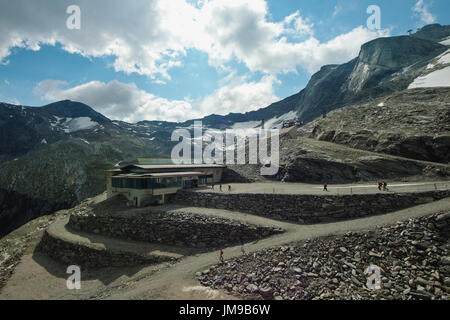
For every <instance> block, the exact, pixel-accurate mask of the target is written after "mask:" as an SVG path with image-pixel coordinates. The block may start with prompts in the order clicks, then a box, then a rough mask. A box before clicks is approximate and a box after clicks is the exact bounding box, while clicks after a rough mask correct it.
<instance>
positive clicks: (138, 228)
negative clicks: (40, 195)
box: [69, 209, 284, 249]
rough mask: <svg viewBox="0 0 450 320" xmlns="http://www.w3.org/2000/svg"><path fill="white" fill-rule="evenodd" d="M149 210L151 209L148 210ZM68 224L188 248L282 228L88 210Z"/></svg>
mask: <svg viewBox="0 0 450 320" xmlns="http://www.w3.org/2000/svg"><path fill="white" fill-rule="evenodd" d="M148 210H152V209H148ZM69 226H70V227H72V228H74V229H75V230H80V231H85V232H91V233H95V234H102V235H105V236H109V237H113V238H119V239H132V240H137V241H144V242H152V243H163V244H170V245H175V246H187V247H192V248H205V249H206V248H214V249H215V248H223V247H227V246H230V245H235V244H239V243H241V241H245V242H251V241H254V240H258V239H262V238H266V237H269V236H272V235H274V234H278V233H282V232H284V230H281V229H279V228H273V227H268V226H259V225H252V224H248V223H243V222H240V221H237V220H232V219H225V218H221V217H218V216H214V215H206V214H205V215H203V214H194V213H190V212H181V211H165V210H164V209H161V211H160V212H159V211H157V209H153V211H152V212H132V211H131V210H129V211H127V212H126V214H120V213H117V214H113V213H110V214H95V213H94V212H92V211H90V210H80V211H74V212H72V215H71V216H70V221H69Z"/></svg>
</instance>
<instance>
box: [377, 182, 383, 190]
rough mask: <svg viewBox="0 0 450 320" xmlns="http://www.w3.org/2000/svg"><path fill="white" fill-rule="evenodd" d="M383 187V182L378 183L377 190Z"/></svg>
mask: <svg viewBox="0 0 450 320" xmlns="http://www.w3.org/2000/svg"><path fill="white" fill-rule="evenodd" d="M382 187H383V182H378V190H380V191H381V188H382Z"/></svg>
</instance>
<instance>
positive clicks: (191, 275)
mask: <svg viewBox="0 0 450 320" xmlns="http://www.w3.org/2000/svg"><path fill="white" fill-rule="evenodd" d="M184 210H186V208H184ZM189 210H191V211H192V212H193V213H203V214H214V215H219V216H224V215H227V216H228V217H230V215H231V216H232V218H233V219H237V220H239V219H242V220H243V221H245V222H247V223H254V224H267V225H270V226H278V227H280V228H283V229H285V230H286V232H285V233H283V234H279V235H275V236H273V237H270V238H268V239H263V240H260V241H256V242H253V243H249V244H246V245H245V250H246V252H247V253H253V252H256V251H259V250H262V249H267V248H276V247H279V246H283V245H286V244H289V243H292V242H295V241H300V240H306V239H314V238H318V237H324V236H329V235H342V234H345V233H347V232H349V231H361V230H370V229H374V228H375V227H376V226H382V225H392V224H395V223H396V222H398V221H405V220H408V219H410V218H418V217H423V216H428V215H431V214H435V213H437V212H443V211H445V210H450V198H446V199H444V200H441V201H437V202H433V203H430V204H426V205H421V206H417V207H414V208H410V209H406V210H402V211H398V212H394V213H390V214H386V215H382V216H374V217H367V218H362V219H357V220H351V221H344V222H337V223H330V224H320V225H308V226H305V225H295V224H289V223H285V222H280V221H274V220H270V219H266V218H262V217H257V216H252V215H247V214H241V213H231V214H230V213H229V212H227V211H224V210H212V209H202V208H189ZM241 255H242V252H241V247H240V246H236V247H232V248H225V249H224V257H225V259H226V260H228V259H231V258H235V257H240V256H241ZM217 262H218V252H210V253H205V254H198V255H192V256H188V257H186V258H184V259H182V260H181V261H180V262H178V263H176V264H175V265H173V266H170V267H169V266H168V265H167V264H162V265H157V266H151V267H139V268H120V269H117V268H110V269H106V270H98V271H94V272H92V273H87V274H83V278H82V288H83V289H82V291H80V292H69V291H68V290H67V289H66V287H65V279H67V275H66V274H65V268H66V267H67V266H62V265H60V264H58V263H56V262H54V261H51V260H50V259H48V258H46V257H42V256H39V255H37V254H32V253H31V254H30V253H27V254H25V256H24V257H23V259H22V262H21V263H20V264H19V265H18V266H17V268H16V270H15V272H14V274H13V276H12V277H11V279H10V280H9V281H8V283H7V285H6V286H5V287H4V288H3V290H2V291H1V292H0V299H36V298H38V299H193V300H196V299H234V297H233V296H229V295H227V294H226V293H225V292H224V291H217V290H211V289H208V288H205V287H202V286H200V284H199V282H198V280H197V278H196V273H198V272H199V271H203V270H205V269H208V268H210V267H211V266H213V265H215V264H217ZM83 279H84V280H83Z"/></svg>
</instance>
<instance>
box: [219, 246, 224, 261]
mask: <svg viewBox="0 0 450 320" xmlns="http://www.w3.org/2000/svg"><path fill="white" fill-rule="evenodd" d="M219 260H220V263H224V261H223V250H222V249H220V253H219Z"/></svg>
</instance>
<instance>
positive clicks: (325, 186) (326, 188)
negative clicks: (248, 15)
mask: <svg viewBox="0 0 450 320" xmlns="http://www.w3.org/2000/svg"><path fill="white" fill-rule="evenodd" d="M323 191H328V183H326V182H325V183H324V184H323Z"/></svg>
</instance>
